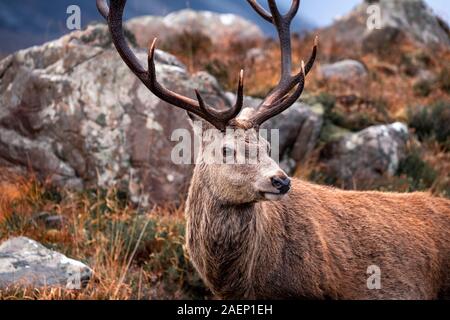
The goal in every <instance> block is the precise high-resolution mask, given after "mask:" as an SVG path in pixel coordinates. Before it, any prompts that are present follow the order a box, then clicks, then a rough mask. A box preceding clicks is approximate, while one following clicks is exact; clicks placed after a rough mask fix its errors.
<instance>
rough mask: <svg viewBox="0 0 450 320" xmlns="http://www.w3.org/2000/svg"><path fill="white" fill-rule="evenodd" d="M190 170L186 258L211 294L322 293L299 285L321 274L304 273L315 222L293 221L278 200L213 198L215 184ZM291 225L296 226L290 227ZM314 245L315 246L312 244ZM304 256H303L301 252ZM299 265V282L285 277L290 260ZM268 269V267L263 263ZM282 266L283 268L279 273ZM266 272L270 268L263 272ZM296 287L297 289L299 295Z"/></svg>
mask: <svg viewBox="0 0 450 320" xmlns="http://www.w3.org/2000/svg"><path fill="white" fill-rule="evenodd" d="M200 167H201V166H199V167H198V169H197V170H195V173H194V178H193V181H199V180H198V177H199V176H201V177H202V180H201V181H202V183H201V184H197V183H192V185H191V188H190V191H189V196H188V201H187V208H186V216H187V246H188V249H189V252H190V254H191V260H192V262H193V263H194V265H195V267H196V268H197V270H198V271H199V272H200V274H201V276H202V278H203V279H204V281H205V282H206V283H207V285H208V286H209V287H210V288H211V290H212V291H213V293H214V294H215V295H217V296H219V297H221V298H224V299H231V298H232V299H256V298H273V297H274V294H276V297H277V298H299V295H300V296H301V297H303V298H314V297H316V298H323V297H324V293H323V291H322V290H321V289H320V288H318V287H317V285H314V286H313V287H316V289H317V290H306V289H305V290H302V289H301V288H303V287H310V286H311V285H310V283H311V282H314V281H319V282H321V281H322V280H316V278H322V279H323V277H321V276H320V275H319V276H318V275H314V277H315V279H311V276H313V275H311V273H307V272H306V268H305V269H304V267H306V266H305V265H304V262H305V259H308V258H309V259H310V260H309V261H310V262H312V260H311V258H312V256H317V255H319V256H320V257H319V260H320V261H323V255H322V254H321V253H320V252H317V253H314V254H313V255H311V253H310V252H311V250H310V245H311V244H310V242H314V241H318V238H317V236H316V235H315V234H314V233H311V230H314V227H313V226H311V222H310V221H308V220H307V219H302V220H299V219H297V221H295V222H294V221H292V217H290V214H289V210H288V208H287V207H286V206H287V205H288V204H286V203H284V202H283V201H280V202H256V203H247V204H239V205H233V204H227V203H224V202H221V201H220V200H218V199H217V198H216V197H214V195H213V192H212V191H211V190H213V188H214V185H213V182H212V181H208V179H207V178H205V175H204V174H202V173H200V172H201V171H202V170H201V169H200ZM294 223H295V224H296V228H295V230H294V229H293V228H291V225H292V224H294ZM293 239H302V242H301V245H300V247H298V246H297V247H296V248H295V252H293V250H292V249H291V248H292V247H293V246H292V244H291V243H290V242H291V241H292V240H293ZM316 249H318V248H316ZM306 256H308V257H306ZM293 264H295V265H296V270H292V271H294V272H298V270H299V269H304V270H305V272H304V273H303V274H302V275H298V276H297V279H298V281H292V282H291V283H289V282H290V280H289V279H288V278H284V276H283V274H285V273H286V271H287V272H290V271H291V270H290V267H289V266H290V265H293ZM269 265H270V266H271V269H270V270H269V269H268V266H269ZM281 270H283V272H281ZM268 271H270V272H268ZM299 290H300V291H301V293H300V294H299Z"/></svg>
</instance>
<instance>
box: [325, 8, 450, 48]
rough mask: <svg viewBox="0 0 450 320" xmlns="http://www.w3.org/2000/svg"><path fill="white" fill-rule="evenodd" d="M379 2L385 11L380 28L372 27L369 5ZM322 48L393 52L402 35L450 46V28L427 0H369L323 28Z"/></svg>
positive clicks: (419, 42)
mask: <svg viewBox="0 0 450 320" xmlns="http://www.w3.org/2000/svg"><path fill="white" fill-rule="evenodd" d="M371 5H377V6H378V8H379V12H380V15H381V20H380V25H379V26H377V27H379V28H368V22H369V23H370V22H371V15H370V14H369V13H368V12H371V11H368V9H369V6H371ZM320 38H321V47H322V49H321V51H322V52H328V51H330V52H333V50H335V49H333V48H334V46H338V47H339V48H349V52H348V54H351V55H354V54H357V53H358V52H359V53H361V52H365V53H384V52H387V53H390V52H392V50H390V48H392V47H393V46H397V45H398V43H399V42H400V41H401V40H402V39H408V40H410V41H412V42H414V43H416V44H417V45H419V46H424V47H430V46H431V47H433V46H436V45H442V46H447V47H448V46H450V32H449V28H448V26H447V24H446V23H445V22H444V21H443V20H442V19H440V18H439V17H438V16H437V15H436V14H435V13H434V12H433V11H432V9H431V8H430V7H429V6H428V5H427V4H426V3H425V1H423V0H408V1H406V0H405V1H392V0H366V1H364V2H363V3H361V4H360V5H358V6H357V7H356V8H355V9H354V10H352V11H351V12H350V13H349V14H347V15H345V16H343V17H341V18H340V19H338V20H336V21H335V23H333V24H332V25H331V26H329V27H327V28H325V29H323V30H321V31H320Z"/></svg>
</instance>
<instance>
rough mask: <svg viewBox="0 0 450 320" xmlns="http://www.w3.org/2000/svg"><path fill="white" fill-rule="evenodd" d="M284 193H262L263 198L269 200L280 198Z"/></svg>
mask: <svg viewBox="0 0 450 320" xmlns="http://www.w3.org/2000/svg"><path fill="white" fill-rule="evenodd" d="M284 196H285V194H274V193H264V198H266V200H269V201H278V200H281V199H282V198H283V197H284Z"/></svg>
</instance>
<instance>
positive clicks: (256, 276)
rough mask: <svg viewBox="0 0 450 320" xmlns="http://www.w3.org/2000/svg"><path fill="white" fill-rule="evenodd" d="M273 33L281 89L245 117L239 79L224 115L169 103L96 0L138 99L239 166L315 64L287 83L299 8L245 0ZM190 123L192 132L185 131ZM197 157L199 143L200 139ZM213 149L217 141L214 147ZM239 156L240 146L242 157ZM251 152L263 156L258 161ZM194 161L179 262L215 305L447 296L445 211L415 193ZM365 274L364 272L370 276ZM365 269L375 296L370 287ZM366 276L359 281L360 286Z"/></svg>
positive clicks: (260, 164) (117, 9) (113, 7)
mask: <svg viewBox="0 0 450 320" xmlns="http://www.w3.org/2000/svg"><path fill="white" fill-rule="evenodd" d="M247 1H248V2H249V4H250V5H251V6H252V8H253V9H255V11H256V12H257V13H258V14H259V15H260V16H261V17H262V18H264V19H265V20H267V22H269V23H271V24H273V25H274V26H275V27H276V30H277V32H278V36H279V40H280V44H281V79H280V81H279V83H278V85H277V87H276V88H275V89H274V90H273V91H272V92H271V93H270V94H269V95H268V97H267V98H266V99H265V100H264V101H263V102H262V103H261V105H260V107H259V108H258V109H257V111H254V112H248V110H249V109H245V110H247V111H246V112H241V110H242V107H243V73H241V74H240V77H239V85H238V90H237V98H236V103H235V105H234V106H233V107H232V108H230V109H229V110H227V111H218V110H216V109H213V108H212V107H210V106H208V105H207V104H206V103H205V101H204V100H203V99H202V97H201V95H200V94H199V93H198V92H197V91H196V96H197V100H192V99H190V98H187V97H183V96H181V95H179V94H176V93H174V92H172V91H170V90H168V89H166V88H164V87H163V86H162V85H161V84H159V83H158V81H157V79H156V71H155V63H154V53H155V42H153V43H152V45H151V47H150V50H149V59H148V70H147V69H144V68H143V67H142V66H141V64H140V62H139V61H138V59H137V58H136V56H135V55H134V54H133V52H132V51H131V49H130V48H129V46H128V44H127V42H126V41H125V38H124V34H123V30H122V15H123V11H124V7H125V4H126V0H111V1H110V7H108V5H107V3H106V0H97V5H98V8H99V11H100V12H101V14H102V15H103V16H104V17H105V18H106V19H107V21H108V25H109V28H110V32H111V35H112V39H113V42H114V44H115V46H116V48H117V51H118V52H119V54H120V56H121V57H122V59H123V60H124V61H125V63H126V64H127V65H128V67H129V68H130V69H131V70H132V71H133V72H134V73H135V74H136V76H137V77H138V78H139V79H140V80H141V81H142V82H143V83H144V84H145V85H146V86H147V87H148V89H149V90H150V91H151V92H152V93H153V94H155V95H156V96H158V97H159V98H161V99H162V100H164V101H166V102H168V103H170V104H172V105H174V106H177V107H179V108H182V109H184V110H187V111H188V114H189V115H190V117H191V119H202V120H203V124H202V125H203V126H206V127H207V128H216V129H219V130H218V131H220V132H223V131H225V130H226V129H240V130H235V131H234V132H235V133H234V134H233V135H232V137H233V139H238V140H239V141H240V142H241V143H240V145H241V148H237V147H236V145H235V144H233V143H232V141H231V140H230V139H231V138H230V135H228V134H222V135H221V139H219V141H218V143H219V144H220V145H221V148H223V149H221V150H223V151H221V152H223V153H224V156H225V157H229V156H233V155H234V156H236V155H244V156H245V157H253V156H251V155H249V154H248V153H247V152H246V150H247V148H248V147H249V146H251V145H255V144H259V145H260V144H261V143H262V144H267V142H266V141H265V140H264V139H262V138H259V137H258V136H259V130H258V128H259V126H260V125H261V124H262V123H263V122H265V121H266V120H268V119H270V118H272V117H274V116H276V115H278V114H279V113H281V112H282V111H283V110H286V109H287V108H288V107H290V106H291V105H292V104H293V103H294V102H295V101H297V100H298V98H299V97H300V95H301V93H302V91H303V88H304V84H305V76H306V75H307V74H308V72H309V71H310V70H311V68H312V66H313V64H314V60H315V57H316V50H317V43H316V45H315V46H314V48H313V51H312V55H311V58H310V59H309V62H308V63H307V64H306V65H303V67H302V68H301V71H300V72H298V73H297V74H295V75H292V59H291V55H292V54H291V37H290V26H291V22H292V19H293V18H294V16H295V15H296V13H297V11H298V9H299V5H300V1H299V0H293V1H292V6H291V8H290V9H289V11H288V12H287V13H285V14H282V13H281V12H280V11H279V9H278V7H277V4H276V2H275V0H269V1H268V7H269V9H270V12H269V11H267V10H266V9H264V8H263V7H262V6H260V5H259V4H258V3H257V2H256V0H247ZM196 123H198V122H196ZM202 141H203V142H202V143H203V147H204V148H203V149H202V150H206V147H208V143H210V142H208V139H203V140H202ZM216 143H217V141H216ZM242 145H243V146H244V147H243V148H242ZM260 150H263V149H260ZM207 157H208V155H204V154H202V152H200V155H199V160H198V161H197V165H196V167H195V170H194V176H193V178H192V182H191V186H190V190H189V195H188V199H187V205H186V218H187V235H186V236H187V240H186V241H187V243H186V244H187V250H188V252H189V254H190V257H191V259H192V262H193V264H194V266H195V267H196V269H197V270H198V272H199V273H200V275H201V276H202V278H203V280H204V281H205V283H206V284H207V285H208V286H209V287H210V288H211V290H212V291H213V293H214V294H216V295H217V296H218V297H220V298H224V299H229V298H232V299H255V298H256V299H266V298H268V299H270V298H276V299H280V298H306V299H437V298H445V297H449V295H450V201H448V200H445V199H440V198H433V197H432V196H430V195H428V194H425V193H412V194H396V193H381V192H354V191H341V190H337V189H333V188H329V187H324V186H319V185H314V184H311V183H308V182H305V181H301V180H297V179H292V180H291V179H289V178H288V176H287V175H286V174H285V173H284V172H283V171H282V170H281V169H280V168H279V166H278V165H277V164H276V163H275V162H274V161H273V160H272V159H271V158H270V156H269V154H268V151H267V149H264V150H263V151H261V152H260V153H259V155H258V159H257V160H258V161H257V162H255V163H254V164H249V163H244V164H235V165H229V164H223V163H214V162H212V163H211V162H209V161H207V160H208V159H205V158H207ZM373 266H375V267H373ZM371 268H375V269H373V270H375V271H379V272H381V273H379V274H375V276H377V277H379V278H377V279H378V280H379V282H377V283H379V286H375V288H374V287H372V286H370V285H368V284H370V283H371V282H370V281H371V280H370V277H371V274H370V272H371ZM368 272H369V274H368Z"/></svg>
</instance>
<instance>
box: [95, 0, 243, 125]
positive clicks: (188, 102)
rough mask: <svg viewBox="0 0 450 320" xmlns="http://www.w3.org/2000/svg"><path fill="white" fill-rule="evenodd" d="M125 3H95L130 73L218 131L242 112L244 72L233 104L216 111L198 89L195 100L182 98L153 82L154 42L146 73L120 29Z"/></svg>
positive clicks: (119, 0)
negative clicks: (228, 108)
mask: <svg viewBox="0 0 450 320" xmlns="http://www.w3.org/2000/svg"><path fill="white" fill-rule="evenodd" d="M126 2H127V1H126V0H110V7H108V4H107V2H106V0H97V8H98V10H99V12H100V14H101V15H102V16H103V17H104V18H105V19H106V20H107V22H108V26H109V30H110V32H111V36H112V40H113V42H114V45H115V47H116V49H117V51H118V52H119V54H120V56H121V58H122V60H123V61H124V62H125V63H126V64H127V66H128V67H129V68H130V69H131V71H132V72H133V73H134V74H135V75H136V76H137V77H138V78H139V79H140V80H141V81H142V83H144V85H145V86H146V87H147V88H148V89H149V90H150V91H151V92H153V94H155V95H156V96H157V97H159V98H160V99H161V100H163V101H166V102H167V103H170V104H172V105H174V106H177V107H179V108H181V109H184V110H187V111H189V112H192V113H194V114H196V115H197V116H199V117H201V118H203V119H205V120H206V121H208V122H209V123H211V124H212V125H213V126H214V127H216V128H217V129H219V130H222V131H223V130H225V129H226V127H227V125H228V124H229V123H230V121H231V120H232V119H234V118H235V117H236V116H237V115H238V114H239V113H240V112H241V110H242V107H243V103H244V72H243V70H242V71H241V73H240V74H239V85H238V90H237V98H236V103H235V105H234V106H233V107H232V108H231V109H230V110H226V111H222V112H220V111H216V110H214V109H212V108H211V107H210V106H209V105H207V104H206V103H205V102H204V100H203V98H202V97H201V95H200V93H199V92H198V90H195V94H196V96H197V101H195V100H193V99H190V98H188V97H184V96H182V95H180V94H177V93H175V92H173V91H170V90H169V89H167V88H165V87H164V86H162V85H161V84H160V83H159V82H158V81H157V79H156V68H155V47H156V39H154V41H153V42H152V44H151V45H150V48H149V53H148V70H145V69H144V68H143V67H142V65H141V63H140V62H139V60H138V58H137V57H136V55H135V54H134V53H133V51H132V50H131V49H130V47H129V45H128V44H127V42H126V40H125V37H124V33H123V26H122V16H123V11H124V8H125V5H126Z"/></svg>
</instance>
